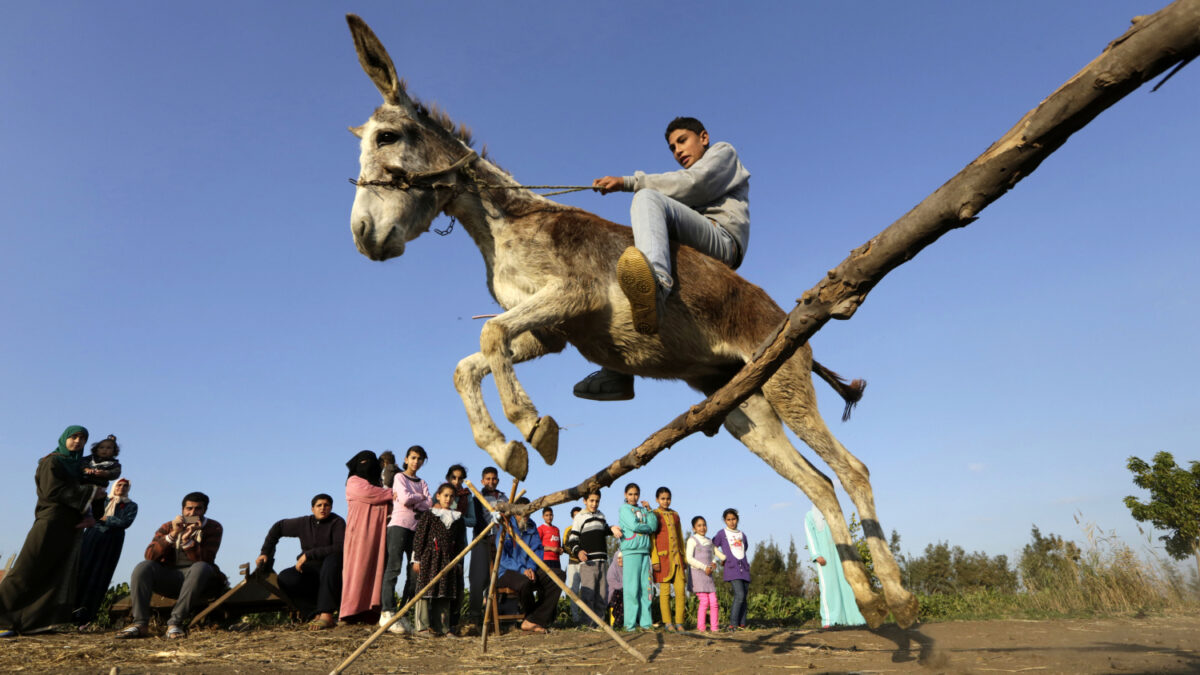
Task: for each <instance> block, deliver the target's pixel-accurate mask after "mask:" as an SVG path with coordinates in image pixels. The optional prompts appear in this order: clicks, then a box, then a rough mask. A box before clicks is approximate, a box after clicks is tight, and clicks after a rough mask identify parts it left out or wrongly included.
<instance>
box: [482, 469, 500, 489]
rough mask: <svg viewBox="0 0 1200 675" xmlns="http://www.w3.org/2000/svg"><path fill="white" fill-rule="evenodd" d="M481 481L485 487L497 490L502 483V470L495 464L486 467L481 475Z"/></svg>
mask: <svg viewBox="0 0 1200 675" xmlns="http://www.w3.org/2000/svg"><path fill="white" fill-rule="evenodd" d="M479 482H480V483H483V486H484V487H485V488H488V489H489V490H495V489H496V486H497V485H499V484H500V472H499V471H497V470H496V467H494V466H488V467H484V469H483V473H482V474H481V475H480V477H479Z"/></svg>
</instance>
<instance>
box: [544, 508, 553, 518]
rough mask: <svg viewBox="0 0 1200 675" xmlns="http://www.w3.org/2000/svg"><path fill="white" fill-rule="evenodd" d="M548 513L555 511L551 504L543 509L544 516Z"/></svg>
mask: <svg viewBox="0 0 1200 675" xmlns="http://www.w3.org/2000/svg"><path fill="white" fill-rule="evenodd" d="M547 513H554V509H552V508H550V507H549V506H547V507H546V508H544V509H542V515H543V516H544V515H546V514H547Z"/></svg>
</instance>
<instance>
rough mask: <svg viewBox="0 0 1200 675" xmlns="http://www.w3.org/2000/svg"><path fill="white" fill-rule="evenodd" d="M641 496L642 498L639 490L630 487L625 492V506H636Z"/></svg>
mask: <svg viewBox="0 0 1200 675" xmlns="http://www.w3.org/2000/svg"><path fill="white" fill-rule="evenodd" d="M641 496H642V491H641V490H639V489H637V488H635V487H631V488H629V489H628V490H626V491H625V503H626V504H636V503H637V500H638V497H641Z"/></svg>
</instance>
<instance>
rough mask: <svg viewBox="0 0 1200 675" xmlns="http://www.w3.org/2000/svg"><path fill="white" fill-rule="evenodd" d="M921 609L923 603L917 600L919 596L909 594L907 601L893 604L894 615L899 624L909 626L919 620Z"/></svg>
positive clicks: (904, 626) (902, 626)
mask: <svg viewBox="0 0 1200 675" xmlns="http://www.w3.org/2000/svg"><path fill="white" fill-rule="evenodd" d="M920 609H921V604H920V602H918V601H917V596H915V595H909V596H908V600H907V601H904V602H900V603H898V604H896V605H894V606H892V616H893V617H895V618H896V625H897V626H900V627H901V628H909V627H911V626H912V625H913V624H915V623H916V622H917V614H918V613H919V611H920Z"/></svg>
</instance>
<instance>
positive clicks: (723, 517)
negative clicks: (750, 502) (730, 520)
mask: <svg viewBox="0 0 1200 675" xmlns="http://www.w3.org/2000/svg"><path fill="white" fill-rule="evenodd" d="M731 513H732V514H733V517H734V518H737V519H738V520H741V519H742V517H741V516H739V515H738V512H737V509H725V512H724V513H722V514H721V520H725V517H726V516H728V515H729V514H731Z"/></svg>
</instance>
